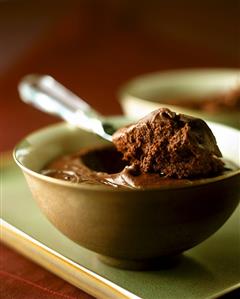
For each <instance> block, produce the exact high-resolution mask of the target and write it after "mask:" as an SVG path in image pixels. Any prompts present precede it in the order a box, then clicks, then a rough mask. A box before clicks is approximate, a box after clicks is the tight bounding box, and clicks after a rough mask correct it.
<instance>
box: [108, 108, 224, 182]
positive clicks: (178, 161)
mask: <svg viewBox="0 0 240 299" xmlns="http://www.w3.org/2000/svg"><path fill="white" fill-rule="evenodd" d="M113 143H114V145H115V146H116V148H117V150H118V151H120V152H121V153H122V154H123V159H124V160H125V161H127V163H128V164H130V165H132V166H134V168H135V169H136V171H137V172H139V173H160V174H161V175H163V176H165V177H175V178H179V179H181V178H191V177H206V176H208V175H213V174H216V173H219V172H221V171H222V170H223V168H224V163H223V162H222V160H221V159H220V157H221V156H222V155H221V152H220V150H219V148H218V146H217V143H216V139H215V137H214V135H213V133H212V131H211V130H210V128H209V127H208V125H207V124H206V123H205V122H204V121H203V120H201V119H198V118H194V117H191V116H187V115H183V114H177V113H175V112H172V111H170V110H169V109H166V108H160V109H158V110H155V111H153V112H152V113H150V114H148V115H147V116H146V117H144V118H142V119H141V120H139V121H138V122H137V123H136V124H133V125H130V126H128V127H124V128H121V129H119V130H118V131H117V132H115V133H114V135H113Z"/></svg>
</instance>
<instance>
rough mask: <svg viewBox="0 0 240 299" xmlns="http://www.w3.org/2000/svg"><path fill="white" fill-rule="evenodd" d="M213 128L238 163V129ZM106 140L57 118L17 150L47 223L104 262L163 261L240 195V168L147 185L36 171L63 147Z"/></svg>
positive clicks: (203, 232) (208, 228) (200, 237)
mask: <svg viewBox="0 0 240 299" xmlns="http://www.w3.org/2000/svg"><path fill="white" fill-rule="evenodd" d="M116 121H119V119H116ZM211 128H212V130H213V132H214V134H215V135H216V138H217V140H218V144H219V146H220V148H221V150H222V152H223V154H224V156H225V158H227V159H230V160H232V161H233V162H235V163H236V164H237V165H239V164H240V161H239V141H240V137H239V132H238V131H237V130H234V129H231V128H228V127H225V126H221V125H216V124H211ZM103 143H106V141H103V140H102V139H100V138H99V137H97V136H96V135H94V134H92V133H88V132H85V131H82V130H80V129H76V128H73V127H71V126H69V125H67V124H66V123H61V124H57V125H54V126H49V127H46V128H44V129H42V130H40V131H37V132H34V133H32V134H31V135H29V136H27V137H26V138H25V139H24V140H22V141H21V142H20V143H19V144H18V145H17V146H16V148H15V150H14V158H15V161H16V163H17V164H18V166H19V167H20V168H21V169H22V171H23V173H24V175H25V177H26V180H27V183H28V185H29V188H30V190H31V192H32V194H33V197H34V199H35V200H36V201H37V203H38V205H39V207H40V209H41V210H42V212H43V213H44V214H45V215H46V217H47V218H48V219H49V220H50V221H51V222H52V224H53V225H55V226H56V227H57V228H58V229H59V230H60V231H61V232H62V233H63V234H65V235H66V236H67V237H69V238H70V239H72V240H73V241H75V242H76V243H78V244H79V245H81V246H84V247H86V248H88V249H91V250H93V251H95V252H97V253H98V254H99V256H100V257H101V259H102V260H103V261H105V262H106V263H109V264H111V265H114V266H118V267H123V268H128V269H142V268H145V267H148V266H152V265H153V264H152V263H155V261H161V262H164V261H165V260H167V259H168V257H173V256H176V255H178V254H180V253H182V252H183V251H185V250H187V249H189V248H191V247H193V246H195V245H197V244H199V243H200V242H202V241H204V240H205V239H206V238H208V237H209V236H210V235H212V234H213V233H214V232H215V231H216V230H217V229H219V228H220V227H221V226H222V225H223V224H224V222H225V221H226V220H227V219H228V218H229V217H230V215H231V214H232V212H233V211H234V209H235V208H236V206H237V204H238V202H239V195H240V194H239V193H240V170H237V171H232V172H230V173H228V174H226V175H221V176H218V177H215V178H209V179H204V180H199V181H196V183H195V184H194V185H191V186H183V187H179V186H178V187H172V188H169V187H163V188H158V189H156V188H155V189H149V190H133V189H126V190H124V189H122V190H120V189H119V190H118V189H116V188H111V187H108V186H105V185H102V186H101V185H100V186H99V185H98V186H97V185H96V186H95V185H88V184H74V183H71V182H65V181H61V180H57V179H54V178H50V177H47V176H44V175H42V174H40V173H39V172H40V170H41V169H42V168H43V167H44V166H45V165H46V164H47V163H48V162H50V161H51V160H52V159H54V158H56V157H58V156H60V155H63V154H67V153H70V152H74V151H76V150H78V149H79V148H81V147H86V146H87V147H89V146H94V145H99V144H103ZM46 233H47V232H46Z"/></svg>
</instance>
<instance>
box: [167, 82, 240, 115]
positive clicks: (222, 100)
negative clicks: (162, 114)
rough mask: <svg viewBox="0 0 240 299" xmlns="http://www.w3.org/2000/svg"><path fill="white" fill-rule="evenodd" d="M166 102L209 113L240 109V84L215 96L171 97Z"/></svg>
mask: <svg viewBox="0 0 240 299" xmlns="http://www.w3.org/2000/svg"><path fill="white" fill-rule="evenodd" d="M166 103H168V104H170V105H175V106H180V107H183V108H188V109H195V110H202V111H206V112H209V113H217V112H220V111H228V112H233V111H240V86H237V87H235V88H232V89H230V90H229V91H228V92H225V93H221V94H218V95H215V96H208V97H207V96H206V97H204V98H201V99H198V100H194V99H193V98H186V99H169V100H168V101H166Z"/></svg>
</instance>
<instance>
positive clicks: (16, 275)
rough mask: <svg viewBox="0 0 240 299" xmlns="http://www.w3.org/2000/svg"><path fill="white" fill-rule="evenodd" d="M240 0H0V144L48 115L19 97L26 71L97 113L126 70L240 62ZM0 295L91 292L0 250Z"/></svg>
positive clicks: (113, 110)
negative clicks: (50, 79)
mask: <svg viewBox="0 0 240 299" xmlns="http://www.w3.org/2000/svg"><path fill="white" fill-rule="evenodd" d="M239 15H240V2H239V1H235V0H230V1H224V0H218V1H190V0H188V1H176V0H175V1H157V0H156V1H153V0H151V1H150V0H148V1H137V0H134V1H127V0H118V1H111V0H108V1H107V0H105V1H103V0H102V1H100V0H99V1H98V0H88V1H87V0H85V1H73V0H70V1H67V0H65V1H21V0H18V1H17V0H15V1H3V2H0V109H1V110H0V111H1V115H0V128H1V129H0V150H1V151H6V150H11V149H12V148H13V146H14V145H15V144H16V143H17V142H18V141H19V140H20V139H21V138H22V137H24V136H25V135H26V134H27V133H29V132H31V131H33V130H35V129H37V128H39V127H42V126H44V125H47V124H49V123H53V122H56V121H57V119H55V118H54V117H51V116H48V115H45V114H43V113H41V112H39V111H36V110H34V109H33V108H32V107H28V106H27V105H25V104H23V103H22V102H21V101H20V99H19V97H18V94H17V84H18V82H19V80H20V78H21V77H22V76H24V75H26V74H28V73H46V74H51V75H53V76H54V77H56V78H57V79H58V80H59V81H61V82H62V83H63V84H65V85H66V86H67V87H69V88H70V89H72V90H73V91H74V92H76V93H77V94H79V95H80V96H82V97H83V98H85V99H87V101H88V102H89V103H90V104H91V105H92V106H94V107H95V108H96V109H97V110H98V111H99V112H101V113H103V114H118V113H121V109H120V106H119V104H118V102H117V91H118V89H119V87H120V86H121V85H122V84H123V83H125V82H126V81H127V80H129V79H130V78H132V77H133V76H136V75H139V74H143V73H146V72H151V71H158V70H164V69H173V68H189V67H234V68H236V67H240V26H239ZM1 269H2V270H1V272H0V275H1V289H0V291H1V293H0V294H1V296H2V297H1V298H43V297H44V298H61V297H63V298H90V296H89V295H87V294H85V293H83V292H81V291H80V290H77V289H76V288H74V287H72V286H70V285H69V284H68V283H66V282H64V281H62V280H61V279H59V278H57V277H55V276H54V275H52V274H50V273H49V272H47V271H45V270H43V269H42V268H40V267H38V266H37V265H35V264H33V263H32V262H30V261H28V260H26V259H24V258H23V257H21V256H19V255H18V254H16V253H15V252H13V251H12V250H10V249H8V248H6V247H5V246H2V247H1Z"/></svg>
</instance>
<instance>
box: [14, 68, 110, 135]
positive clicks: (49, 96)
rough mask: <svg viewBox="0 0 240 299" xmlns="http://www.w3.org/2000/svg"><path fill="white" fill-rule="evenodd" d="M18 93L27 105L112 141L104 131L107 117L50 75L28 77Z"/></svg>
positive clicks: (24, 79) (22, 81)
mask: <svg viewBox="0 0 240 299" xmlns="http://www.w3.org/2000/svg"><path fill="white" fill-rule="evenodd" d="M18 90H19V94H20V97H21V99H22V100H23V101H24V102H25V103H27V104H31V105H33V106H34V107H36V108H38V109H39V110H42V111H44V112H46V113H49V114H54V115H57V116H59V117H60V118H62V119H64V120H66V121H67V122H68V123H71V124H73V125H75V126H79V127H81V128H83V129H86V130H88V131H92V132H94V133H96V134H98V135H100V136H101V137H103V138H105V139H107V140H111V135H110V134H108V133H107V132H106V131H105V126H104V118H103V117H102V116H101V115H100V114H99V113H98V112H96V111H95V110H94V109H93V108H92V107H91V106H89V105H88V104H87V103H86V102H85V101H84V100H82V99H81V98H79V97H78V96H77V95H75V94H74V93H73V92H71V91H70V90H68V89H67V88H66V87H64V86H63V85H62V84H60V83H59V82H57V81H56V80H55V79H54V78H52V77H51V76H48V75H36V74H31V75H27V76H26V77H24V78H23V79H22V80H21V82H20V83H19V86H18Z"/></svg>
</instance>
